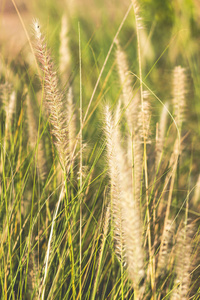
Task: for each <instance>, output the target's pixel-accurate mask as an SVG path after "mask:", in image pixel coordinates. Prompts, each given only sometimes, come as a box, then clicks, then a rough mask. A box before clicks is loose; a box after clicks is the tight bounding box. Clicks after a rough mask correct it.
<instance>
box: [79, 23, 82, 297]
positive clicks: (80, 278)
mask: <svg viewBox="0 0 200 300" xmlns="http://www.w3.org/2000/svg"><path fill="white" fill-rule="evenodd" d="M78 33H79V69H80V191H82V184H83V178H82V173H83V172H82V168H83V165H82V161H83V152H82V128H83V113H82V108H83V103H82V74H81V32H80V23H78ZM81 262H82V194H80V277H79V289H80V300H81V298H82V296H81V281H82V277H81Z"/></svg>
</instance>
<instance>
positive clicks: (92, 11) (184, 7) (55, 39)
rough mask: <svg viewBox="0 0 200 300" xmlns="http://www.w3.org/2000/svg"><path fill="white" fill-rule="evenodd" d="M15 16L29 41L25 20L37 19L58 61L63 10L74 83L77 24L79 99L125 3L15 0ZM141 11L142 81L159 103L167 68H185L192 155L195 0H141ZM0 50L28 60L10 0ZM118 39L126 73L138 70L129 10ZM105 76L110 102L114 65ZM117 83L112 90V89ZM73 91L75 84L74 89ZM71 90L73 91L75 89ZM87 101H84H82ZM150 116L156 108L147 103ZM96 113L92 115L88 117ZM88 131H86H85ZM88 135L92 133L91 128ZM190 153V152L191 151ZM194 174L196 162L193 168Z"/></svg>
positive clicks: (0, 0) (198, 61)
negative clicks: (80, 52)
mask: <svg viewBox="0 0 200 300" xmlns="http://www.w3.org/2000/svg"><path fill="white" fill-rule="evenodd" d="M14 2H15V4H16V6H17V7H18V10H19V13H20V15H21V18H22V20H23V22H24V24H25V27H26V29H27V32H28V34H29V36H30V38H31V39H33V37H32V29H31V24H32V20H33V19H34V18H38V19H39V20H40V23H41V25H42V28H43V30H44V31H45V34H46V36H47V39H48V44H49V46H50V48H51V51H52V53H53V55H54V58H55V61H56V63H58V57H59V55H58V54H59V46H60V30H61V21H62V16H63V14H66V16H67V18H68V38H69V47H70V51H71V71H70V75H69V77H70V78H71V80H73V82H74V86H75V87H78V86H79V78H78V67H79V66H78V64H79V63H78V23H80V28H81V43H82V49H83V55H82V60H83V61H82V64H83V84H84V83H86V84H87V89H85V90H84V91H83V93H84V97H85V98H86V99H89V98H90V96H91V94H92V91H93V88H94V85H95V82H96V80H97V78H98V74H99V70H100V69H101V67H102V65H103V63H104V60H105V57H106V55H107V52H108V50H109V47H110V45H111V43H112V41H113V38H114V35H115V34H116V32H117V29H118V27H119V25H120V23H121V21H122V19H123V17H124V15H125V13H126V11H127V9H128V6H129V5H130V3H131V1H129V0H125V1H119V0H110V1H105V0H100V1H99V0H84V1H83V0H57V1H53V0H43V1H38V0H35V1H25V0H15V1H14ZM139 3H140V5H141V15H142V19H143V25H144V28H143V30H142V32H141V44H142V68H143V77H144V78H145V76H147V77H146V79H145V82H146V84H148V85H149V86H150V87H151V89H152V90H153V91H154V92H155V93H156V95H157V96H158V97H160V99H162V100H163V102H166V101H168V100H170V98H171V89H172V88H171V85H172V80H171V78H172V71H173V68H174V67H175V66H177V65H181V66H182V67H184V68H185V69H186V72H187V78H188V83H187V109H186V115H187V120H189V122H187V130H188V131H192V132H193V133H194V135H193V137H192V138H191V139H192V140H191V141H189V142H190V145H195V146H192V147H193V148H194V155H197V156H198V153H199V151H200V143H199V137H200V104H199V99H200V76H199V70H200V1H199V0H174V1H168V0H163V1H160V0H154V1H151V0H143V1H140V2H139ZM0 12H1V13H0V51H1V56H2V58H4V59H6V60H7V61H8V62H12V61H13V60H15V61H16V60H17V59H19V60H20V59H21V60H25V61H27V62H28V63H30V62H31V60H32V62H33V61H34V60H33V58H31V57H30V56H31V50H30V46H29V44H28V42H27V37H26V34H25V32H24V29H23V27H22V24H21V22H20V19H19V16H18V14H17V12H16V9H15V7H14V5H13V2H12V0H0ZM119 40H120V44H121V46H122V48H123V49H124V50H125V51H126V53H127V56H128V60H129V66H130V71H132V72H136V73H137V72H138V60H137V38H136V33H135V20H134V13H133V11H131V12H130V14H129V16H128V18H127V20H126V22H125V24H124V26H123V28H122V30H121V32H120V35H119ZM114 59H115V56H114V51H113V53H111V56H110V59H109V63H108V64H107V67H106V69H105V73H104V75H103V77H102V82H103V81H104V80H105V77H106V74H107V73H108V72H109V70H110V68H111V66H112V64H113V62H114ZM113 70H114V71H113V72H112V75H111V76H110V77H109V80H108V91H106V99H107V100H108V101H111V102H115V101H116V99H118V96H119V86H118V83H117V80H118V79H117V75H116V69H115V68H114V69H113ZM116 87H117V88H116ZM75 91H76V88H75ZM75 93H76V92H75ZM86 105H87V104H86ZM152 106H153V109H154V108H156V110H155V118H156V117H157V116H158V115H159V113H157V112H156V111H157V109H158V110H159V111H160V109H161V106H160V104H159V103H157V102H156V101H154V102H153V104H152ZM95 117H96V116H95V115H94V118H95ZM90 131H91V130H90ZM91 135H92V131H91ZM195 153H196V154H195ZM195 168H196V169H197V170H196V171H197V172H198V169H199V166H197V165H196V166H195Z"/></svg>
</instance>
